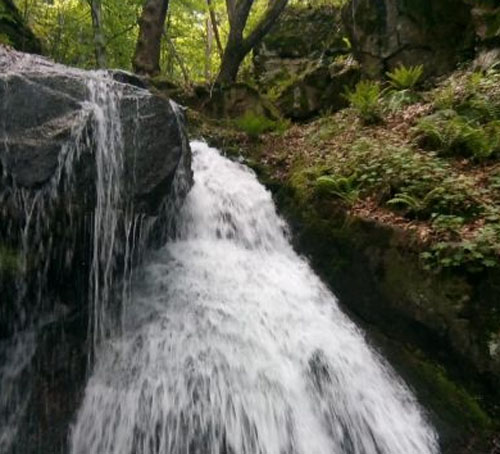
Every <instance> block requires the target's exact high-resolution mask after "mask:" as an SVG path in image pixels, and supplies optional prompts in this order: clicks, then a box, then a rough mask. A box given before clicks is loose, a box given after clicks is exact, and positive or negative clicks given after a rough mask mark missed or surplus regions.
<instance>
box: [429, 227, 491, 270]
mask: <svg viewBox="0 0 500 454" xmlns="http://www.w3.org/2000/svg"><path fill="white" fill-rule="evenodd" d="M421 258H422V259H423V261H424V264H425V266H426V267H427V268H429V269H430V268H465V269H467V270H468V271H470V272H480V271H482V270H483V269H485V268H499V267H500V224H488V225H486V226H484V227H482V228H481V229H480V230H479V231H478V233H477V234H476V235H475V236H474V237H473V238H471V239H464V240H461V241H441V242H438V243H437V244H435V245H433V246H432V247H431V249H430V251H426V252H423V253H422V254H421Z"/></svg>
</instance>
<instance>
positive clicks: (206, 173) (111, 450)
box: [70, 142, 438, 454]
mask: <svg viewBox="0 0 500 454" xmlns="http://www.w3.org/2000/svg"><path fill="white" fill-rule="evenodd" d="M192 148H193V152H194V162H193V169H194V175H195V184H194V187H193V188H192V190H191V192H190V193H189V195H188V197H187V199H186V201H185V204H184V205H183V207H182V210H181V213H180V216H179V217H178V218H177V224H176V226H175V227H176V228H175V234H174V238H173V239H171V240H170V241H169V242H168V243H167V245H166V246H164V247H163V248H161V249H159V250H157V251H156V252H154V253H152V255H151V257H150V258H149V259H148V261H147V264H146V265H144V267H143V268H142V269H141V270H140V272H139V273H138V275H137V279H136V281H135V282H134V283H133V286H132V296H131V299H130V302H129V305H128V307H127V311H126V313H125V317H124V320H123V323H124V330H123V333H122V334H120V335H118V336H115V337H113V338H111V339H109V341H107V342H105V343H103V344H102V345H101V346H100V349H99V351H98V354H97V358H96V361H97V362H96V365H95V368H94V371H93V374H92V376H91V377H90V379H89V381H88V384H87V387H86V390H85V396H84V398H83V402H82V405H81V407H80V409H79V411H78V414H77V416H76V421H75V423H74V426H73V427H72V431H71V440H70V443H71V452H72V454H90V453H94V454H156V453H158V454H160V453H165V454H167V453H168V454H181V453H183V454H187V453H200V454H201V453H203V454H209V453H210V454H221V453H225V454H320V453H321V454H323V453H325V454H326V453H328V454H332V453H334V454H433V453H437V452H438V447H437V446H438V443H437V436H436V434H435V432H434V430H433V429H432V428H431V427H430V426H429V424H428V423H427V422H426V419H425V417H424V415H423V413H422V411H421V409H420V408H419V406H418V404H417V402H416V401H415V399H414V397H413V396H412V394H411V392H410V391H409V390H408V389H407V388H406V386H405V385H404V384H403V383H402V382H401V380H400V379H399V378H398V377H397V376H396V375H395V374H394V373H393V372H392V370H391V369H390V368H389V367H388V366H387V365H386V364H385V362H384V361H383V360H382V359H381V358H380V357H379V356H378V355H377V354H376V353H375V352H374V351H373V350H372V349H371V348H370V347H369V346H368V345H367V343H366V341H365V339H364V336H363V334H362V332H361V331H360V330H359V329H357V328H356V326H355V325H354V324H353V323H352V322H351V321H350V320H349V319H348V318H347V317H346V316H345V315H344V314H343V313H342V312H341V311H340V309H339V307H338V305H337V302H336V299H335V297H334V296H333V295H332V294H331V292H330V291H329V290H328V289H327V288H326V286H325V285H324V284H323V283H322V282H321V281H320V279H319V278H318V277H317V276H316V275H315V274H314V272H313V271H312V270H311V268H310V266H309V265H308V263H307V261H306V260H304V259H303V258H301V257H299V256H298V255H297V254H296V253H295V252H294V251H293V249H292V247H291V245H290V244H289V241H288V238H287V233H286V225H285V224H284V222H283V221H282V220H281V219H280V218H279V217H278V216H277V214H276V211H275V207H274V205H273V202H272V199H271V196H270V194H269V192H267V191H266V190H265V189H264V188H263V187H262V186H261V185H260V184H259V183H258V181H257V179H256V177H255V175H254V174H253V173H252V172H251V171H249V170H248V169H246V168H245V167H244V166H242V165H240V164H238V163H235V162H231V161H229V160H227V159H225V158H223V157H222V156H220V155H219V153H218V152H217V151H216V150H214V149H211V148H209V147H207V146H206V145H205V144H203V143H200V142H195V143H193V144H192Z"/></svg>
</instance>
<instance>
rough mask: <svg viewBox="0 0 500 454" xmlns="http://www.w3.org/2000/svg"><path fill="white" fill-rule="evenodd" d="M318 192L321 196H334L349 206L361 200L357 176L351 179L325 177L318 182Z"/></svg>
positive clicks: (332, 176) (352, 176) (350, 177)
mask: <svg viewBox="0 0 500 454" xmlns="http://www.w3.org/2000/svg"><path fill="white" fill-rule="evenodd" d="M316 191H317V192H318V193H320V194H327V195H333V196H335V197H338V198H339V199H341V200H342V201H344V202H345V203H347V204H349V205H350V204H352V203H354V202H355V201H356V200H357V199H358V198H359V193H360V191H359V183H357V182H356V176H355V175H351V176H349V177H343V176H334V175H325V176H321V177H319V178H318V179H317V180H316Z"/></svg>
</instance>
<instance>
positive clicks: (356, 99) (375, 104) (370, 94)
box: [344, 80, 382, 124]
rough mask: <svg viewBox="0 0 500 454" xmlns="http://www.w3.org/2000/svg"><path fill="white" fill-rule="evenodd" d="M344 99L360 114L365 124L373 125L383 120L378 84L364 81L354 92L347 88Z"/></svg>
mask: <svg viewBox="0 0 500 454" xmlns="http://www.w3.org/2000/svg"><path fill="white" fill-rule="evenodd" d="M344 97H345V98H346V99H347V100H348V101H349V103H350V105H351V106H352V107H353V108H354V109H355V110H356V111H357V112H358V115H359V116H360V118H361V119H362V120H363V122H364V123H366V124H373V123H377V122H378V121H380V120H381V118H382V117H381V109H380V105H381V102H380V101H381V90H380V85H379V84H378V83H376V82H371V81H368V80H362V81H361V82H359V83H358V84H357V85H356V87H355V88H354V91H352V90H350V89H349V88H346V90H345V93H344Z"/></svg>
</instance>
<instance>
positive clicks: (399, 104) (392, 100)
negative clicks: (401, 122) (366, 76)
mask: <svg viewBox="0 0 500 454" xmlns="http://www.w3.org/2000/svg"><path fill="white" fill-rule="evenodd" d="M419 100H420V96H418V94H417V93H415V92H414V91H413V90H389V91H388V92H387V94H386V95H385V97H384V102H385V108H386V110H388V111H389V112H397V111H398V110H401V109H402V108H404V107H406V106H408V105H410V104H414V103H416V102H418V101H419Z"/></svg>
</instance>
